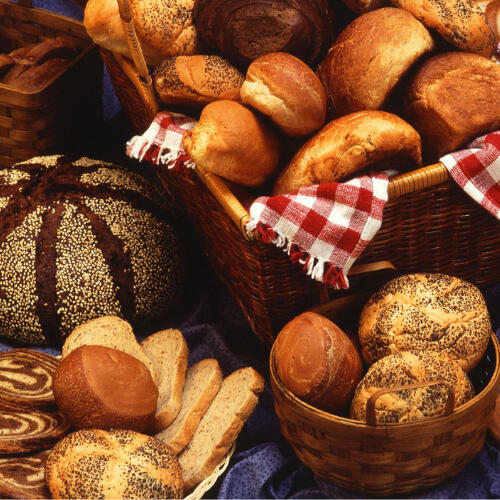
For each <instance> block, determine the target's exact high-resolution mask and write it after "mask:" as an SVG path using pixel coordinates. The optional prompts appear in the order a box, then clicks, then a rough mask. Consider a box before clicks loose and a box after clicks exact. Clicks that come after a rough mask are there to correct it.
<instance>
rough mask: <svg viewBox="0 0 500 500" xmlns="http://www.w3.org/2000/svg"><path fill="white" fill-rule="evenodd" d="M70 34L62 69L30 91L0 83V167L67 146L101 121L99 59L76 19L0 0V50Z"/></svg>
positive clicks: (27, 2) (22, 1) (28, 0)
mask: <svg viewBox="0 0 500 500" xmlns="http://www.w3.org/2000/svg"><path fill="white" fill-rule="evenodd" d="M60 35H65V36H70V37H72V38H74V39H75V40H77V41H78V42H79V45H80V46H81V49H82V50H81V52H80V54H79V55H78V56H77V57H76V58H75V59H74V60H72V61H71V62H70V64H68V66H67V68H66V69H65V70H64V72H63V73H62V74H60V75H58V76H57V77H54V78H53V79H51V80H49V81H48V82H47V83H46V84H45V85H44V87H42V88H40V89H39V90H36V91H33V92H26V91H22V90H19V89H16V88H13V87H10V86H8V85H4V84H2V83H0V167H1V166H10V165H12V164H13V163H15V162H16V161H20V160H25V159H27V158H30V157H32V156H36V155H38V154H41V153H49V152H60V151H61V150H62V148H64V151H67V148H68V146H69V145H75V147H76V146H77V144H78V143H79V142H81V141H83V140H84V139H86V138H88V137H89V133H90V132H91V131H92V130H93V127H95V126H96V125H97V123H98V122H99V121H101V122H102V111H101V89H102V83H101V82H102V61H101V60H100V58H99V52H98V50H97V48H96V46H95V45H94V44H92V42H91V40H90V39H89V37H88V36H87V33H86V31H85V29H84V28H83V26H82V24H81V23H79V22H77V21H74V20H72V19H68V18H66V17H63V16H60V15H58V14H54V13H52V12H47V11H44V10H41V9H36V8H33V7H31V0H20V1H19V2H18V3H17V4H16V3H14V2H12V1H11V0H0V52H1V53H8V52H10V51H12V50H14V49H17V48H19V47H24V46H27V45H36V44H37V43H39V42H41V41H43V40H44V39H46V38H52V37H56V36H60Z"/></svg>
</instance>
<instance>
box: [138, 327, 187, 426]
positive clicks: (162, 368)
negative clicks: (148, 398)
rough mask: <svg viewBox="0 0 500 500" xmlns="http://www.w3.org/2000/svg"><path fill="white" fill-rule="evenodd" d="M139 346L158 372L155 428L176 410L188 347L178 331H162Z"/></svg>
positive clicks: (163, 423)
mask: <svg viewBox="0 0 500 500" xmlns="http://www.w3.org/2000/svg"><path fill="white" fill-rule="evenodd" d="M141 348H142V350H143V352H144V353H145V355H146V356H147V357H148V358H149V359H150V360H151V362H152V363H153V365H154V368H155V371H156V373H158V391H159V397H158V406H157V409H156V415H155V419H154V427H155V429H156V431H161V430H163V429H165V428H166V427H167V426H168V425H170V423H171V422H172V421H173V420H174V418H175V417H176V416H177V414H178V413H179V410H180V407H181V401H182V389H183V388H184V383H185V379H186V368H187V362H188V356H189V349H188V346H187V344H186V340H185V339H184V336H183V335H182V333H181V332H180V331H179V330H162V331H161V332H157V333H155V334H153V335H150V336H149V337H146V338H145V339H144V340H143V341H142V343H141Z"/></svg>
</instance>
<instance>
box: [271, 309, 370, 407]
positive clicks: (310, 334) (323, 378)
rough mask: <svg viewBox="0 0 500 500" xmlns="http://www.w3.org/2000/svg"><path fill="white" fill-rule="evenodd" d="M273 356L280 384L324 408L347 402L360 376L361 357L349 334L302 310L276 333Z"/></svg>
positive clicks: (339, 405)
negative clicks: (301, 312)
mask: <svg viewBox="0 0 500 500" xmlns="http://www.w3.org/2000/svg"><path fill="white" fill-rule="evenodd" d="M274 356H275V361H276V371H277V373H278V376H279V377H280V379H281V381H282V382H283V384H284V385H285V386H286V387H287V388H288V389H289V390H290V391H291V392H293V393H294V394H295V395H296V396H298V397H299V398H301V399H303V400H304V401H306V402H308V403H310V404H311V405H313V406H316V407H317V408H320V409H322V410H326V411H332V412H335V411H338V410H341V409H342V408H344V407H345V406H347V405H348V404H349V402H350V401H351V398H352V394H353V391H354V388H355V387H356V385H357V384H358V382H359V381H360V380H361V377H362V376H363V367H362V363H361V357H360V355H359V353H358V351H357V350H356V348H355V347H354V344H353V343H352V342H351V340H350V339H349V337H348V336H347V335H346V334H345V333H344V332H343V331H342V330H341V329H340V328H339V327H338V326H337V325H335V324H334V323H332V322H331V321H330V320H328V319H327V318H325V317H324V316H321V315H319V314H316V313H313V312H305V313H303V314H301V315H300V316H297V317H296V318H294V319H292V320H291V321H290V322H289V323H287V324H286V325H285V326H284V328H283V329H282V330H281V331H280V333H279V334H278V336H277V337H276V341H275V343H274Z"/></svg>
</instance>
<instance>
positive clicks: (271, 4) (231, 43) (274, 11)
mask: <svg viewBox="0 0 500 500" xmlns="http://www.w3.org/2000/svg"><path fill="white" fill-rule="evenodd" d="M194 21H195V24H196V29H197V32H198V34H199V36H200V37H201V38H202V39H203V40H204V41H205V42H206V44H207V45H209V46H210V47H212V48H214V49H217V50H218V51H219V52H220V53H221V54H222V55H224V56H225V57H227V58H228V59H229V60H230V61H234V62H235V63H236V64H240V65H242V66H247V65H248V64H249V63H250V62H251V61H253V60H254V59H257V58H258V57H260V56H263V55H265V54H268V53H270V52H289V53H291V54H293V55H295V56H297V57H298V58H300V59H302V60H303V61H305V62H306V63H308V64H311V65H312V64H314V63H315V62H317V61H319V60H320V58H321V57H322V56H323V55H324V53H325V52H326V50H328V47H330V45H331V43H332V40H333V36H334V21H333V17H332V12H331V9H330V8H329V6H328V1H327V0H258V1H257V2H253V1H250V0H197V1H196V2H195V7H194Z"/></svg>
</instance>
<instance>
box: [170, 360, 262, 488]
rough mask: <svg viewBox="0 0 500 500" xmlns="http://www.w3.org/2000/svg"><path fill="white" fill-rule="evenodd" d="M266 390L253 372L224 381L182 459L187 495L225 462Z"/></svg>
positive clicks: (242, 372) (239, 373)
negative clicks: (259, 398)
mask: <svg viewBox="0 0 500 500" xmlns="http://www.w3.org/2000/svg"><path fill="white" fill-rule="evenodd" d="M263 390H264V379H263V378H262V376H261V375H260V374H259V373H258V372H256V371H255V370H254V369H253V368H250V367H247V368H241V369H239V370H236V371H235V372H233V373H231V375H229V376H228V377H226V378H225V379H224V380H223V381H222V385H221V388H220V389H219V392H218V393H217V395H216V396H215V398H214V399H213V401H212V403H211V404H210V406H209V408H208V410H207V411H206V413H205V415H203V417H202V419H201V421H200V423H199V425H198V427H197V428H196V431H195V433H194V435H193V437H192V439H191V441H190V443H189V444H188V445H187V447H186V448H185V449H184V451H183V452H182V453H181V454H180V455H179V462H180V464H181V469H182V475H183V478H184V485H185V488H186V491H190V490H192V489H193V488H195V487H196V485H197V484H199V483H200V482H201V481H203V479H205V478H206V477H207V476H209V475H210V474H211V473H212V472H213V470H214V469H215V467H217V465H218V464H219V463H220V462H221V461H222V459H223V458H224V456H225V455H226V453H227V451H228V450H229V448H230V446H231V444H232V443H233V442H234V441H235V439H236V437H237V436H238V434H239V433H240V430H241V428H242V427H243V424H244V423H245V421H246V419H247V418H248V417H249V416H250V415H251V413H252V412H253V410H254V408H255V406H256V405H257V402H258V394H259V393H261V392H262V391H263Z"/></svg>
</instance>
